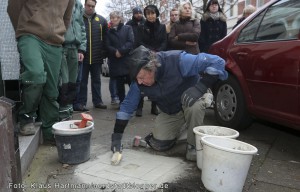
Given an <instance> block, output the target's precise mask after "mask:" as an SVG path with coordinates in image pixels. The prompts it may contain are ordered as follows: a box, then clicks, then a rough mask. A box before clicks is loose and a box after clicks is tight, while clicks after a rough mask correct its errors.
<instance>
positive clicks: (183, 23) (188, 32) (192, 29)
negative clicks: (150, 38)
mask: <svg viewBox="0 0 300 192" xmlns="http://www.w3.org/2000/svg"><path fill="white" fill-rule="evenodd" d="M200 31H201V28H200V21H199V20H197V19H195V20H191V19H188V20H183V19H180V20H179V21H177V22H176V23H175V24H174V25H173V26H172V28H171V32H170V34H169V39H168V40H169V48H170V49H173V50H184V51H186V52H188V53H192V54H198V53H200V50H199V45H198V41H199V36H200ZM176 36H177V37H178V39H175V37H176ZM186 41H193V42H196V43H197V44H196V45H186V43H185V42H186Z"/></svg>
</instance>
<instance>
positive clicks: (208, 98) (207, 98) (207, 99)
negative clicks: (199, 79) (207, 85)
mask: <svg viewBox="0 0 300 192" xmlns="http://www.w3.org/2000/svg"><path fill="white" fill-rule="evenodd" d="M201 99H203V100H204V104H205V107H206V108H209V107H213V105H214V96H213V94H212V91H211V89H207V92H206V93H204V95H203V96H202V97H201Z"/></svg>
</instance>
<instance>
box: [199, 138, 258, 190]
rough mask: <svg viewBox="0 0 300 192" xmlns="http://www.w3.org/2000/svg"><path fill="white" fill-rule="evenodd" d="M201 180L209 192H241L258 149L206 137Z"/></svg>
mask: <svg viewBox="0 0 300 192" xmlns="http://www.w3.org/2000/svg"><path fill="white" fill-rule="evenodd" d="M201 142H202V144H203V167H202V174H201V180H202V182H203V184H204V186H205V188H207V189H208V190H209V191H214V192H241V191H242V190H243V186H244V183H245V180H246V177H247V174H248V170H249V167H250V164H251V161H252V157H253V155H255V154H256V153H257V148H256V147H254V146H252V145H250V144H248V143H245V142H242V141H238V140H235V139H230V138H225V137H216V136H204V137H202V138H201Z"/></svg>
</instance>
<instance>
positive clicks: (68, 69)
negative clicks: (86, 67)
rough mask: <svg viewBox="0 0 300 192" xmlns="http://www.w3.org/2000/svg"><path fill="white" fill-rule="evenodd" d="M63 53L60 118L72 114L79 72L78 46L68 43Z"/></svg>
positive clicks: (65, 117) (62, 118)
mask: <svg viewBox="0 0 300 192" xmlns="http://www.w3.org/2000/svg"><path fill="white" fill-rule="evenodd" d="M63 53H64V54H63V57H62V62H61V71H60V83H59V84H60V85H59V118H60V119H61V120H64V119H68V118H70V117H71V116H72V113H73V101H74V99H75V97H76V79H77V74H78V49H77V47H76V46H68V45H66V46H65V47H64V48H63Z"/></svg>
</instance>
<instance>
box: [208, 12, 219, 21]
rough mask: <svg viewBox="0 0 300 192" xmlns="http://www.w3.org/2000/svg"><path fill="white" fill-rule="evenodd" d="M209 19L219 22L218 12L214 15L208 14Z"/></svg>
mask: <svg viewBox="0 0 300 192" xmlns="http://www.w3.org/2000/svg"><path fill="white" fill-rule="evenodd" d="M209 15H210V17H211V18H212V19H213V20H219V19H220V13H219V11H218V12H216V13H209Z"/></svg>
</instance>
